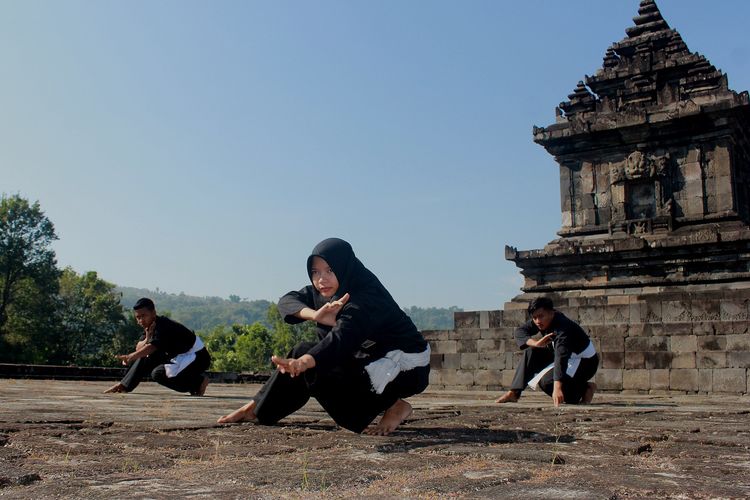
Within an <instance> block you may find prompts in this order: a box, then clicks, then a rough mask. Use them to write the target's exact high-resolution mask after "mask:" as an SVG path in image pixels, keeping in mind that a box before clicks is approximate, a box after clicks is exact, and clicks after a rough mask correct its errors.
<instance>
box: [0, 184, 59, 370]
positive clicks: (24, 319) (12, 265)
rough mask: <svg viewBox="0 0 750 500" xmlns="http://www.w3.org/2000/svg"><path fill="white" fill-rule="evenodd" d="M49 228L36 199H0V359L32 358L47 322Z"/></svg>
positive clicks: (51, 271) (51, 260)
mask: <svg viewBox="0 0 750 500" xmlns="http://www.w3.org/2000/svg"><path fill="white" fill-rule="evenodd" d="M56 239H57V235H56V234H55V228H54V226H53V224H52V222H50V220H49V219H48V218H47V217H46V216H45V215H44V212H42V209H41V207H40V206H39V202H35V203H33V204H30V203H29V202H28V200H26V199H24V198H22V197H21V196H19V195H12V196H6V195H5V194H3V195H2V197H1V198H0V352H2V354H0V358H3V359H4V360H7V359H8V358H9V357H10V358H11V360H14V361H27V362H28V361H37V360H38V359H39V358H40V357H41V356H42V354H41V352H40V350H39V342H40V341H41V340H42V337H43V333H44V332H45V331H48V330H47V329H48V328H50V327H51V326H52V325H51V324H50V320H51V318H52V317H53V316H54V314H52V313H53V312H54V295H55V293H56V292H57V278H58V276H59V271H58V269H57V267H56V261H55V252H54V251H53V250H52V249H51V248H50V246H51V244H52V242H53V241H54V240H56Z"/></svg>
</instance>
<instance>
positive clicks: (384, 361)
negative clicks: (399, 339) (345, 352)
mask: <svg viewBox="0 0 750 500" xmlns="http://www.w3.org/2000/svg"><path fill="white" fill-rule="evenodd" d="M430 352H431V351H430V345H429V344H427V349H425V350H424V351H422V352H404V351H389V352H388V354H386V355H385V357H383V358H380V359H377V360H375V361H373V362H372V363H370V364H369V365H367V366H365V370H367V374H368V375H369V376H370V384H372V389H373V390H374V391H375V392H376V393H377V394H383V391H384V390H385V386H386V385H388V383H389V382H391V381H393V379H395V378H396V377H397V376H398V374H399V373H401V372H402V371H403V372H405V371H407V370H412V369H414V368H416V367H418V366H427V365H429V364H430Z"/></svg>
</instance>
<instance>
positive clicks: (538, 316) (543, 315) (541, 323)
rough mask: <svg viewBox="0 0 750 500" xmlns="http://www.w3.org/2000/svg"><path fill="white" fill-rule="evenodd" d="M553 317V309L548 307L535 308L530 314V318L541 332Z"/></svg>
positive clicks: (547, 326) (544, 330)
mask: <svg viewBox="0 0 750 500" xmlns="http://www.w3.org/2000/svg"><path fill="white" fill-rule="evenodd" d="M554 317H555V311H553V310H550V309H537V310H536V311H534V312H533V313H532V314H531V320H532V321H533V322H534V324H535V325H536V327H537V328H539V331H541V332H546V331H547V329H548V328H549V325H550V324H551V323H552V319H553V318H554Z"/></svg>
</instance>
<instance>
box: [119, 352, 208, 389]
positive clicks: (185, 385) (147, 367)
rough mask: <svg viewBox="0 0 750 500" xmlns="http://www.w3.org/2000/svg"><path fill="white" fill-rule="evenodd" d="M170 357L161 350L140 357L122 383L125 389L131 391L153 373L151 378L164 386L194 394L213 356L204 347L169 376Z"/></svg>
mask: <svg viewBox="0 0 750 500" xmlns="http://www.w3.org/2000/svg"><path fill="white" fill-rule="evenodd" d="M168 363H169V358H167V357H166V356H165V355H164V354H162V353H160V352H158V351H157V352H155V353H154V354H152V355H150V356H146V357H145V358H140V359H137V360H136V361H135V363H133V364H132V365H130V369H128V371H127V373H126V374H125V377H123V379H122V380H121V381H120V383H121V384H122V385H123V386H125V390H126V391H128V392H131V391H132V390H133V389H135V388H136V387H138V384H140V383H141V381H142V380H143V378H144V377H146V376H147V375H149V374H150V375H151V379H152V380H153V381H154V382H157V383H159V384H161V385H163V386H164V387H169V388H170V389H172V390H175V391H177V392H189V393H191V394H194V393H196V392H198V389H199V388H200V386H201V384H202V383H203V376H204V375H203V374H204V372H205V371H206V370H208V367H209V366H210V365H211V356H210V355H209V354H208V351H207V350H206V348H205V347H204V348H203V349H201V350H200V351H197V352H196V353H195V359H194V360H193V362H192V363H190V364H189V365H188V366H186V367H185V368H184V369H183V370H182V371H181V372H180V373H178V374H177V376H175V377H167V371H166V367H165V366H164V365H166V364H168Z"/></svg>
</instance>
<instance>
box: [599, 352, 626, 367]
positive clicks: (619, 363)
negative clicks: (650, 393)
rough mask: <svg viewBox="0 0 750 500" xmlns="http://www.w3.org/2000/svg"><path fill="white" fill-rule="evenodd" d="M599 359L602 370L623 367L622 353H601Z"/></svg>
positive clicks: (623, 358) (623, 357)
mask: <svg viewBox="0 0 750 500" xmlns="http://www.w3.org/2000/svg"><path fill="white" fill-rule="evenodd" d="M600 357H601V367H602V368H624V367H625V354H624V353H622V352H602V353H601V356H600Z"/></svg>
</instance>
